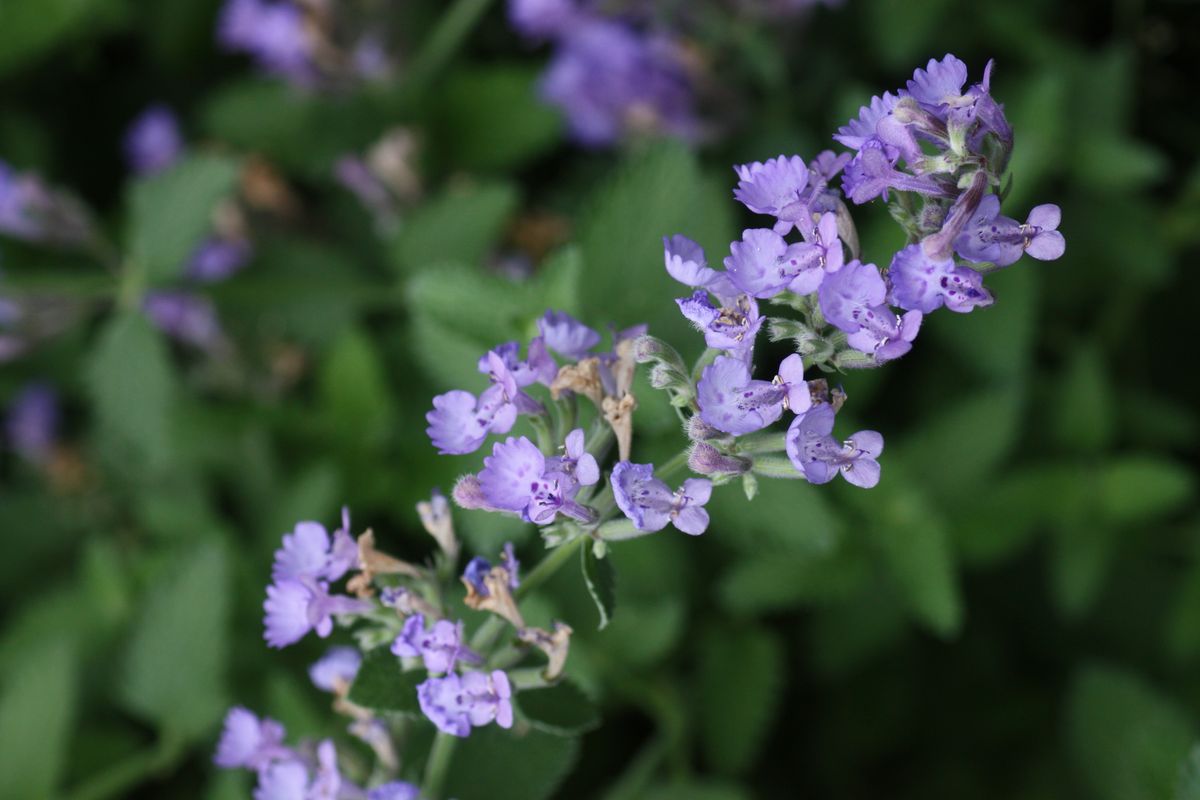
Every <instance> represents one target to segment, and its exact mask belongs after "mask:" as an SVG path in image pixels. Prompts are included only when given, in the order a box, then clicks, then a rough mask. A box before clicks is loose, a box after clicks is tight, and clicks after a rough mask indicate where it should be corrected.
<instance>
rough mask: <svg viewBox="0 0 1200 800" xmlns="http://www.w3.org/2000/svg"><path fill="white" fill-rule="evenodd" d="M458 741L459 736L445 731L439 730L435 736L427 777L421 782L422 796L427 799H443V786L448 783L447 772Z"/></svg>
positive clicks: (427, 764) (426, 766) (426, 772)
mask: <svg viewBox="0 0 1200 800" xmlns="http://www.w3.org/2000/svg"><path fill="white" fill-rule="evenodd" d="M457 743H458V737H456V736H452V735H451V734H449V733H446V732H445V731H438V733H437V736H436V737H434V740H433V748H432V749H431V750H430V751H429V760H428V761H426V762H425V779H424V780H423V781H422V782H421V797H423V798H425V800H441V797H442V787H443V786H444V785H445V783H446V774H447V772H448V770H449V769H450V761H451V760H452V759H453V757H454V746H455V745H456V744H457Z"/></svg>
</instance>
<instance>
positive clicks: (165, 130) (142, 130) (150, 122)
mask: <svg viewBox="0 0 1200 800" xmlns="http://www.w3.org/2000/svg"><path fill="white" fill-rule="evenodd" d="M182 153H183V135H182V134H181V133H180V132H179V120H178V119H176V118H175V114H174V113H172V112H171V109H169V108H167V107H166V106H162V105H158V106H151V107H150V108H148V109H146V110H145V111H143V112H142V114H141V115H140V116H139V117H138V118H137V119H135V120H134V121H133V124H131V125H130V126H129V130H128V132H126V134H125V159H126V161H128V162H129V168H130V169H132V170H133V171H134V172H136V173H138V174H139V175H150V174H153V173H155V172H160V171H162V170H164V169H166V168H167V167H169V166H171V165H172V164H174V163H175V162H176V161H177V160H178V159H179V156H180V155H181V154H182Z"/></svg>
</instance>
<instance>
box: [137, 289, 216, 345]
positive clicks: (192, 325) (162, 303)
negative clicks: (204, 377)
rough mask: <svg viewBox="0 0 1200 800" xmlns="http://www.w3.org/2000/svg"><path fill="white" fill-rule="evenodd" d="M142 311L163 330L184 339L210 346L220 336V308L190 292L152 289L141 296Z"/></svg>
mask: <svg viewBox="0 0 1200 800" xmlns="http://www.w3.org/2000/svg"><path fill="white" fill-rule="evenodd" d="M142 311H143V313H145V315H146V317H147V318H148V319H149V320H150V322H152V323H153V324H154V327H156V328H158V329H159V330H160V331H162V332H163V333H165V334H167V335H168V336H170V337H172V338H173V339H178V340H179V341H181V342H185V343H187V344H190V345H193V346H195V347H199V348H201V349H208V348H210V347H213V346H214V345H216V344H217V343H218V342H219V341H220V340H221V326H220V323H218V322H217V312H216V309H215V308H214V307H213V304H212V303H211V302H210V301H209V300H208V299H207V298H205V297H202V296H200V295H198V294H193V293H191V292H182V291H167V290H162V291H153V292H148V293H147V294H146V296H145V298H143V300H142Z"/></svg>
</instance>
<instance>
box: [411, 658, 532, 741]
mask: <svg viewBox="0 0 1200 800" xmlns="http://www.w3.org/2000/svg"><path fill="white" fill-rule="evenodd" d="M417 701H418V702H419V703H420V705H421V711H422V712H424V714H425V716H426V717H428V718H429V719H430V721H431V722H433V724H434V725H436V726H437V727H438V730H441V731H444V732H445V733H449V734H451V735H453V736H466V735H468V734H469V733H470V732H471V728H472V727H480V726H483V725H487V724H488V723H489V722H492V721H493V720H494V721H495V722H496V724H497V725H499V726H500V727H501V728H511V727H512V723H513V708H512V687H511V685H510V684H509V682H508V676H507V675H505V674H504V673H503V672H501V671H500V670H494V671H493V672H492V673H490V674H488V673H484V672H468V673H467V674H466V675H463V676H462V677H459V676H458V675H454V674H450V675H446V676H445V677H442V678H429V679H428V680H426V681H425V682H424V683H422V684H420V685H419V686H418V687H417Z"/></svg>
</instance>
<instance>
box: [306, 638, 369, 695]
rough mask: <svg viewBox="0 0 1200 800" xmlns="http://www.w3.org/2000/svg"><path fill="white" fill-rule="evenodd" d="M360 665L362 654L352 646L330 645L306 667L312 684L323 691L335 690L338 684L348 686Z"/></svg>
mask: <svg viewBox="0 0 1200 800" xmlns="http://www.w3.org/2000/svg"><path fill="white" fill-rule="evenodd" d="M361 665H362V654H361V653H359V652H358V650H356V649H355V648H353V647H331V648H329V649H328V650H327V651H325V655H323V656H321V658H320V659H319V660H317V661H316V662H314V663H313V664H312V666H310V667H309V668H308V677H309V678H310V679H311V680H312V682H313V686H316V687H317V688H318V689H320V690H322V691H325V692H333V691H337V689H338V687H339V685H343V686H348V685H350V684H351V683H353V682H354V678H355V677H356V676H357V675H358V668H359V667H360V666H361Z"/></svg>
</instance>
